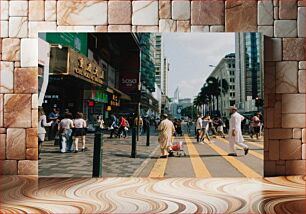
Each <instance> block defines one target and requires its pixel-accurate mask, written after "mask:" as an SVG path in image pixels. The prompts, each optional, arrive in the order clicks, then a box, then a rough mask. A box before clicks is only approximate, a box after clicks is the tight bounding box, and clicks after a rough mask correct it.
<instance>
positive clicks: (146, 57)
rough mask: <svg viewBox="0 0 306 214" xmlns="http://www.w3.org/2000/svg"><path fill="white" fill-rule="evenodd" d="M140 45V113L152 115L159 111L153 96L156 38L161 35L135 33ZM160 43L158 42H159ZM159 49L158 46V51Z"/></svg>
mask: <svg viewBox="0 0 306 214" xmlns="http://www.w3.org/2000/svg"><path fill="white" fill-rule="evenodd" d="M136 35H137V37H138V40H139V44H140V47H141V57H140V58H141V65H140V73H141V75H140V76H141V78H140V81H141V98H140V115H142V116H152V115H155V114H156V113H157V112H158V111H159V107H158V101H157V100H156V99H155V98H154V96H153V92H154V91H155V82H156V80H155V77H156V67H158V66H159V68H160V65H157V66H156V60H157V59H156V56H157V55H158V54H156V47H157V46H156V39H157V38H158V39H159V40H161V36H160V37H159V36H156V34H153V33H137V34H136ZM159 43H160V42H159ZM160 51H161V49H160V48H159V50H158V52H160Z"/></svg>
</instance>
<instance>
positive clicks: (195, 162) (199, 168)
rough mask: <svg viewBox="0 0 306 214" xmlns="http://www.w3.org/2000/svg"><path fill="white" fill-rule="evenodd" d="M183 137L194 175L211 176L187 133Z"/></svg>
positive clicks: (199, 176) (198, 176) (200, 176)
mask: <svg viewBox="0 0 306 214" xmlns="http://www.w3.org/2000/svg"><path fill="white" fill-rule="evenodd" d="M184 137H185V140H186V143H187V149H188V153H189V156H190V160H191V163H192V167H193V170H194V173H195V176H196V177H197V178H207V177H211V175H210V173H209V171H208V169H207V167H206V166H205V164H204V162H203V161H202V160H201V158H200V156H199V153H198V151H197V150H196V148H195V146H194V145H193V143H192V141H191V139H190V138H189V137H188V136H187V135H185V136H184Z"/></svg>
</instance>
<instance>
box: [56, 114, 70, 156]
mask: <svg viewBox="0 0 306 214" xmlns="http://www.w3.org/2000/svg"><path fill="white" fill-rule="evenodd" d="M71 117H72V115H71V113H65V118H64V119H62V120H61V122H60V123H59V126H58V129H59V133H60V136H61V144H62V147H61V152H62V153H65V152H67V150H68V151H70V152H71V150H72V148H71V147H72V146H71V145H70V144H72V143H70V142H69V141H70V138H71V134H72V128H73V127H74V125H73V121H72V120H71ZM67 143H68V145H67ZM66 146H67V147H68V149H67V150H66Z"/></svg>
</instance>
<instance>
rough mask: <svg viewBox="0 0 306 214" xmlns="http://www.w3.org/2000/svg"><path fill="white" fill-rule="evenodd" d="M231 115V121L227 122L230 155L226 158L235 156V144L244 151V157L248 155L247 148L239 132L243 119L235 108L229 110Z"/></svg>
mask: <svg viewBox="0 0 306 214" xmlns="http://www.w3.org/2000/svg"><path fill="white" fill-rule="evenodd" d="M229 110H230V113H231V119H230V121H229V132H228V135H229V138H228V139H229V149H230V153H229V154H228V156H237V153H236V149H235V144H237V145H239V146H241V147H242V148H243V150H244V155H247V154H248V151H249V147H248V146H247V145H246V144H244V143H243V142H244V139H243V136H242V132H241V121H242V120H244V117H243V116H242V115H241V114H239V113H238V112H237V108H236V107H235V106H231V107H230V108H229Z"/></svg>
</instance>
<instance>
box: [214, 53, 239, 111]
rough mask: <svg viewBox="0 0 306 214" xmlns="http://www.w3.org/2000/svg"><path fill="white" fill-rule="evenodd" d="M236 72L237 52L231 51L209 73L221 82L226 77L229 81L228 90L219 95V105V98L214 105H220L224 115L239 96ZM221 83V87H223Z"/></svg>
mask: <svg viewBox="0 0 306 214" xmlns="http://www.w3.org/2000/svg"><path fill="white" fill-rule="evenodd" d="M235 76H236V72H235V54H234V53H230V54H227V55H226V56H225V57H223V58H222V59H221V60H220V61H219V63H218V64H217V66H216V67H214V70H213V71H212V73H211V74H210V75H209V77H215V78H216V79H217V80H218V82H219V83H221V80H222V79H224V80H225V81H226V82H227V83H228V86H229V87H228V92H227V93H225V94H223V93H221V95H220V96H219V99H218V105H217V99H215V100H214V102H215V103H214V105H215V106H219V111H220V113H221V114H222V115H223V116H226V115H227V114H228V111H227V110H226V109H227V108H228V107H229V106H233V105H235V104H236V96H237V88H236V80H235ZM221 87H222V86H221V84H220V88H221Z"/></svg>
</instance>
